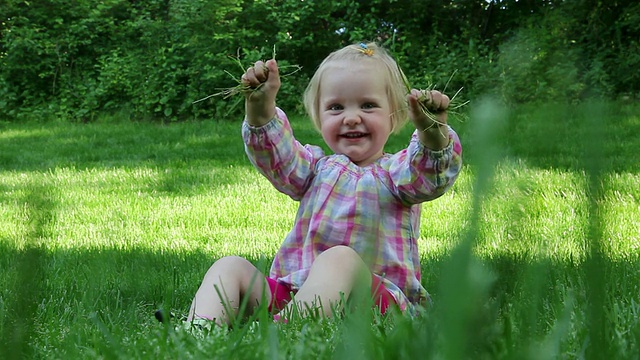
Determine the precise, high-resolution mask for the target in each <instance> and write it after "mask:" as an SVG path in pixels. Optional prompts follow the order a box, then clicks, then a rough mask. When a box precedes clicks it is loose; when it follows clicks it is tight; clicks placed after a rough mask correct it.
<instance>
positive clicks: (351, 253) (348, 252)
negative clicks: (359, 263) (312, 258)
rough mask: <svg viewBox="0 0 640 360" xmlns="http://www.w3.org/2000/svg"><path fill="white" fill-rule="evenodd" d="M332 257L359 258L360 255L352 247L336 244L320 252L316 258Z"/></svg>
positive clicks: (338, 258) (337, 258) (340, 258)
mask: <svg viewBox="0 0 640 360" xmlns="http://www.w3.org/2000/svg"><path fill="white" fill-rule="evenodd" d="M320 257H324V258H332V259H336V260H350V259H360V255H358V253H357V252H356V251H355V250H353V249H352V248H350V247H348V246H345V245H337V246H334V247H331V248H329V249H327V250H325V251H323V252H322V254H320V255H319V256H318V258H320Z"/></svg>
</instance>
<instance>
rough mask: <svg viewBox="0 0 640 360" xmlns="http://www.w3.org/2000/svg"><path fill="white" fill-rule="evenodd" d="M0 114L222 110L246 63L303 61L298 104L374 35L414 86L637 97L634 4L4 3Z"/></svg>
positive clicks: (233, 109)
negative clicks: (330, 63)
mask: <svg viewBox="0 0 640 360" xmlns="http://www.w3.org/2000/svg"><path fill="white" fill-rule="evenodd" d="M4 2H5V4H4V5H3V6H2V9H3V10H2V14H1V15H0V16H1V17H2V18H1V28H0V116H1V117H2V118H4V119H20V118H22V117H23V116H25V115H28V116H30V117H32V116H34V115H36V116H43V117H51V116H55V117H63V118H70V119H74V120H83V121H90V120H91V119H93V118H94V117H95V116H96V115H97V114H100V113H103V112H118V111H122V113H123V114H130V115H131V116H135V117H136V118H153V119H162V120H164V121H175V120H184V119H194V118H216V119H222V118H226V117H230V116H236V114H237V113H239V112H240V111H241V110H242V107H241V106H238V101H237V100H239V99H221V98H219V97H213V98H210V99H208V100H206V101H202V102H198V103H195V104H194V101H196V100H198V99H202V98H204V97H206V96H208V95H210V94H212V93H215V92H217V91H219V89H223V88H229V87H232V86H235V85H236V83H237V80H238V78H239V77H240V75H241V74H242V71H243V67H246V66H248V65H249V64H250V63H251V62H253V61H255V60H258V59H266V58H269V57H271V56H272V53H273V49H274V48H275V50H276V51H275V52H276V57H277V59H278V60H279V61H280V63H281V64H296V65H300V66H302V71H300V72H298V73H296V74H294V75H291V76H288V77H287V78H286V79H284V81H283V88H282V90H281V93H282V95H281V96H280V97H279V101H281V105H282V106H284V107H287V108H288V109H298V110H300V109H301V106H300V99H301V93H302V91H303V90H304V87H305V86H306V83H307V81H308V79H309V77H310V76H311V75H312V74H313V71H314V70H315V68H316V67H317V65H318V64H319V62H320V61H321V60H322V59H323V58H324V57H325V56H326V55H327V54H328V53H329V52H330V51H332V50H335V49H337V48H339V47H341V46H343V45H346V44H349V43H354V42H359V41H367V40H374V41H377V42H379V43H381V44H382V45H384V46H386V47H387V48H389V49H390V50H391V51H392V52H393V53H394V54H395V56H396V58H397V60H398V62H399V63H400V64H401V66H402V67H403V69H404V70H405V72H406V73H407V74H408V75H409V78H410V80H411V82H412V85H413V86H415V87H436V88H440V89H443V88H444V87H445V86H446V87H447V91H448V92H450V93H452V92H455V91H457V90H458V89H460V88H464V92H463V94H464V96H465V97H467V98H473V97H474V96H478V95H481V94H483V93H487V92H491V93H494V94H499V95H500V96H502V97H503V98H504V99H505V100H506V101H514V102H529V101H544V100H549V99H552V100H566V101H579V100H581V99H583V98H585V97H589V96H601V95H607V96H617V95H625V96H632V97H634V96H637V94H638V93H639V92H640V75H639V74H638V72H637V71H636V70H637V69H638V68H640V48H639V44H638V41H639V40H638V39H640V15H639V14H640V4H637V3H635V2H633V1H600V0H581V1H550V0H493V1H488V2H487V1H471V0H457V1H455V0H445V1H441V0H438V1H436V0H423V1H413V0H371V1H360V0H336V1H309V0H275V1H269V0H195V1H194V0H148V1H135V0H82V1H72V0H50V1H19V0H4Z"/></svg>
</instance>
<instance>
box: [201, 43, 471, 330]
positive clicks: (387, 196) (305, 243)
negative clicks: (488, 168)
mask: <svg viewBox="0 0 640 360" xmlns="http://www.w3.org/2000/svg"><path fill="white" fill-rule="evenodd" d="M242 82H243V84H245V85H247V86H248V87H250V88H251V91H247V92H246V94H245V111H246V117H245V120H244V123H243V125H242V136H243V139H244V143H245V149H246V153H247V155H248V157H249V160H250V161H251V163H252V164H253V165H254V166H255V167H256V168H257V169H258V170H259V171H260V172H261V173H262V174H263V175H264V176H265V177H266V178H267V179H268V180H269V181H270V182H271V183H272V184H273V185H274V186H275V188H276V189H277V190H279V191H281V192H283V193H285V194H287V195H289V196H290V197H291V198H292V199H294V200H296V201H299V203H300V205H299V208H298V212H297V214H296V217H295V222H294V225H293V229H292V230H291V232H290V233H289V234H288V235H287V236H286V238H285V239H284V242H283V244H282V246H281V247H280V249H279V250H278V252H277V253H276V255H275V259H274V261H273V264H272V266H271V271H270V272H269V275H268V276H265V275H263V274H262V273H260V271H259V270H258V269H257V268H256V267H255V266H254V265H253V264H252V263H250V262H249V261H247V260H245V259H243V258H241V257H235V256H229V257H224V258H222V259H220V260H218V261H216V262H215V263H214V264H213V265H212V266H211V267H210V268H209V270H208V271H207V273H206V274H205V276H204V279H203V281H202V284H201V285H200V288H199V289H198V291H197V293H196V295H195V298H194V300H193V303H192V306H191V310H190V312H189V316H188V320H194V319H208V320H213V321H215V322H216V323H218V324H228V323H229V322H230V320H231V319H232V318H233V317H235V316H236V315H238V314H236V312H237V309H238V306H239V304H241V303H242V301H243V300H246V301H247V305H248V306H247V309H246V310H247V311H252V310H253V309H254V308H255V307H256V306H258V305H259V304H260V303H261V302H263V301H265V302H267V303H268V304H269V309H270V311H272V312H273V313H274V314H275V318H276V319H279V318H280V314H288V313H289V312H288V311H290V310H292V308H297V309H307V310H308V309H316V310H317V311H318V312H319V313H320V314H322V315H324V316H331V315H332V313H333V311H335V310H338V311H340V309H341V307H343V306H344V304H343V302H342V301H341V300H342V299H348V298H349V297H350V296H352V295H353V294H355V293H354V291H356V290H357V289H358V288H361V287H365V288H367V289H368V290H370V291H371V296H372V299H373V302H374V304H375V306H377V307H379V309H380V311H381V312H383V313H384V312H385V311H386V310H387V308H388V307H389V306H398V307H399V308H400V309H401V310H407V309H408V308H411V307H413V306H415V305H417V304H423V303H424V302H425V301H426V300H427V298H428V295H427V292H426V290H425V289H424V287H423V286H422V285H421V283H420V278H421V276H420V262H419V253H418V247H417V240H418V238H419V229H420V224H419V222H420V204H421V203H422V202H425V201H430V200H434V199H436V198H437V197H439V196H441V195H442V194H443V193H444V192H445V191H447V189H449V188H450V187H451V185H452V184H453V182H454V181H455V179H456V177H457V176H458V173H459V171H460V168H461V163H462V158H461V153H462V149H461V146H460V141H459V139H458V136H457V135H456V133H455V132H454V131H453V130H452V129H451V128H450V127H449V126H448V125H447V108H448V106H449V98H448V97H447V96H446V95H444V94H441V93H440V92H438V91H419V90H416V89H413V90H411V92H410V93H409V94H407V91H406V87H405V82H404V74H403V73H402V71H401V70H400V68H399V67H398V65H397V64H396V62H395V61H394V60H393V58H392V57H391V56H390V55H389V54H388V53H387V52H386V51H385V50H384V49H383V48H381V47H379V46H377V45H376V44H375V43H369V44H358V45H349V46H347V47H344V48H342V49H340V50H338V51H335V52H333V53H332V54H330V55H329V56H328V57H327V58H326V59H325V60H324V61H323V62H322V64H321V65H320V66H319V68H318V70H317V71H316V73H315V75H314V76H313V78H312V79H311V81H310V83H309V85H308V87H307V90H306V92H305V94H304V103H305V107H306V110H307V112H308V113H309V115H310V117H311V119H312V120H313V122H314V124H315V126H316V127H317V128H318V130H319V131H320V133H321V134H322V138H323V139H324V141H325V142H326V144H327V145H328V146H329V148H330V149H331V150H332V151H333V153H334V154H325V153H324V152H323V150H322V149H321V148H319V147H317V146H312V145H302V144H300V143H299V142H298V141H296V139H295V138H294V136H293V132H292V130H291V127H290V125H289V122H288V120H287V116H286V114H285V113H284V112H283V111H282V110H281V109H279V108H277V107H276V94H277V92H278V90H279V88H280V77H279V75H278V66H277V64H276V61H275V60H269V61H267V62H262V61H258V62H256V63H255V65H254V66H253V67H251V68H249V69H248V70H247V71H246V73H245V74H244V75H243V76H242ZM421 106H423V107H426V108H427V109H429V110H430V113H431V115H430V116H427V115H426V114H425V112H424V111H423V108H421ZM409 118H410V119H411V120H412V121H413V124H414V126H415V128H416V131H415V132H414V133H413V135H412V137H411V140H410V142H409V146H408V147H407V148H405V149H403V150H402V151H400V152H397V153H395V154H387V153H385V152H384V145H385V143H386V141H387V139H388V137H389V135H390V134H391V133H392V132H394V131H396V130H398V129H400V127H401V126H402V125H403V123H404V122H405V121H406V120H407V119H409ZM291 295H292V296H291ZM294 305H295V307H294ZM336 307H337V309H336ZM306 314H308V312H306V311H303V312H302V313H301V315H302V316H305V315H306Z"/></svg>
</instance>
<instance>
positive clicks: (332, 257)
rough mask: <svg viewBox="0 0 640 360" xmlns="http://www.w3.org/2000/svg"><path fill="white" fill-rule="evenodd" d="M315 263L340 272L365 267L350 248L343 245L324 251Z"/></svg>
mask: <svg viewBox="0 0 640 360" xmlns="http://www.w3.org/2000/svg"><path fill="white" fill-rule="evenodd" d="M315 262H316V263H318V264H324V265H328V266H330V267H333V268H335V269H336V270H340V271H343V270H346V269H354V270H355V269H361V268H363V267H366V265H365V264H364V261H363V260H362V258H361V257H360V255H359V254H358V253H357V252H356V251H355V250H353V249H352V248H350V247H348V246H344V245H338V246H334V247H332V248H329V249H327V250H325V251H324V252H323V253H322V254H320V255H319V256H318V257H317V258H316V261H315Z"/></svg>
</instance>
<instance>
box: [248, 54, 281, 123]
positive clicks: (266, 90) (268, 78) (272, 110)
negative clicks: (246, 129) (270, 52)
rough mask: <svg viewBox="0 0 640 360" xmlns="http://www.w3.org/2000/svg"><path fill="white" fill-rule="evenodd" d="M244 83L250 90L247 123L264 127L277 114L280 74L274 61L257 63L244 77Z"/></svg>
mask: <svg viewBox="0 0 640 360" xmlns="http://www.w3.org/2000/svg"><path fill="white" fill-rule="evenodd" d="M241 81H242V83H243V84H244V85H246V86H248V87H249V88H250V89H248V90H247V91H245V93H244V95H245V102H244V104H245V112H246V115H247V122H248V123H249V124H250V125H252V126H262V125H265V124H266V123H268V122H269V121H271V119H273V117H274V116H275V114H276V95H277V94H278V90H280V74H279V72H278V64H277V63H276V61H275V60H274V59H271V60H268V61H267V62H266V63H265V62H262V61H257V62H256V63H255V64H254V66H252V67H250V68H249V69H247V71H246V72H245V73H244V75H242V79H241Z"/></svg>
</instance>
